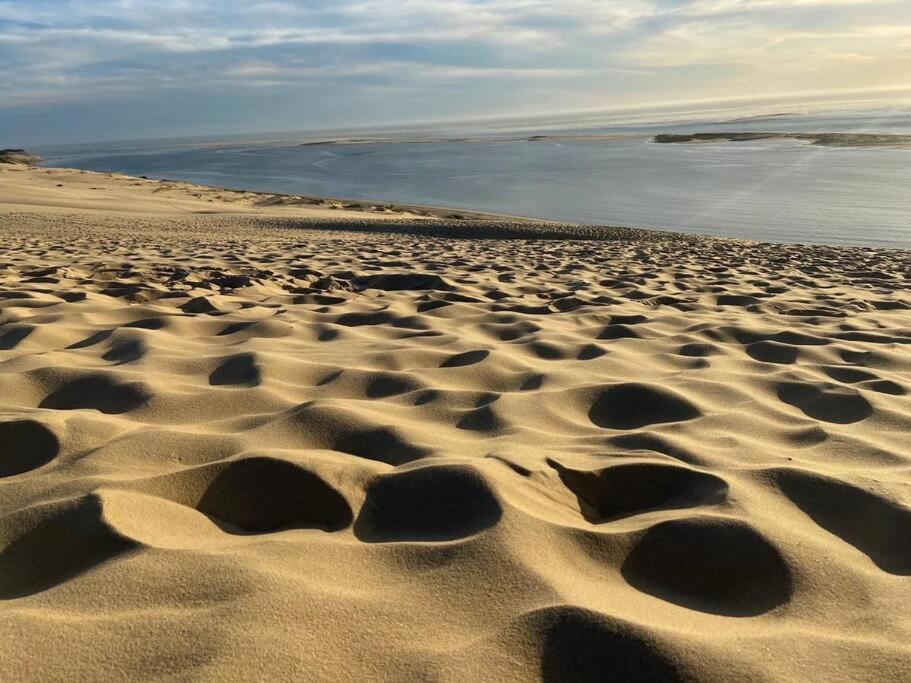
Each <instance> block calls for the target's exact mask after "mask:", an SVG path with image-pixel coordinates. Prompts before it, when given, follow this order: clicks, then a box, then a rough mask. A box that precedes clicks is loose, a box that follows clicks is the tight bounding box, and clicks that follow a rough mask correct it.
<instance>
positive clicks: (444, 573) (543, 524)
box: [0, 208, 911, 681]
mask: <svg viewBox="0 0 911 683" xmlns="http://www.w3.org/2000/svg"><path fill="white" fill-rule="evenodd" d="M307 220H308V221H309V222H301V221H300V220H297V221H294V220H291V219H287V218H269V217H262V216H257V215H221V214H219V215H208V214H205V215H203V214H197V215H192V214H186V215H174V216H172V215H150V214H136V215H126V214H111V213H101V212H96V213H88V212H87V211H85V210H83V211H82V212H80V213H69V214H68V213H65V212H63V211H62V209H59V208H58V209H54V210H53V211H50V210H47V211H44V210H43V211H33V212H30V213H28V212H18V213H15V212H11V211H9V212H7V213H6V214H5V215H3V216H2V217H0V230H2V240H3V246H4V254H3V259H2V268H0V349H2V350H0V401H2V405H0V631H2V633H3V634H4V646H3V648H2V650H0V671H2V674H3V676H2V677H3V678H4V679H5V680H25V679H38V678H40V679H45V680H110V679H120V680H136V679H144V678H164V679H174V680H185V679H187V678H201V679H225V680H251V679H254V680H347V679H350V680H365V679H391V680H465V681H477V680H490V681H502V680H529V679H532V680H533V679H536V678H540V679H544V680H550V681H567V680H809V679H813V680H827V681H835V680H902V679H903V680H907V679H908V678H909V677H911V645H909V643H911V620H909V617H908V608H909V606H911V602H909V596H911V584H909V581H911V578H909V577H911V545H909V538H911V508H909V506H908V503H909V499H911V487H909V484H911V476H909V472H911V470H909V466H911V439H909V430H911V397H909V396H908V393H907V392H908V390H909V388H911V353H909V350H911V346H909V344H911V311H909V308H911V294H909V284H911V254H909V253H908V252H899V251H891V252H890V251H885V250H872V249H869V250H861V249H856V250H852V249H836V248H826V247H800V246H780V245H769V244H751V243H741V242H734V241H724V240H709V239H701V238H683V237H678V236H673V235H668V234H662V233H648V232H641V231H640V232H636V231H612V230H610V229H603V230H600V231H596V232H592V231H591V230H589V229H584V228H574V227H572V226H566V227H562V228H561V227H559V226H551V227H549V228H548V227H546V226H544V227H540V230H541V231H542V232H541V234H540V235H538V236H547V231H548V230H554V231H556V234H559V235H562V236H563V237H567V236H572V235H573V234H576V233H577V234H578V236H582V237H595V238H597V239H560V240H555V239H518V238H514V239H506V238H504V236H505V237H508V236H509V235H510V234H513V235H520V236H523V237H529V236H534V235H532V234H530V233H529V232H528V230H529V228H528V226H527V225H525V226H523V225H521V224H516V225H513V224H510V223H506V222H502V223H487V222H480V221H462V222H458V223H446V222H439V221H438V222H434V223H432V224H431V223H428V222H426V221H425V222H423V223H418V222H416V221H414V220H410V221H407V222H395V221H393V222H383V223H379V222H373V223H371V224H370V225H366V224H365V223H363V222H356V221H353V220H347V219H346V220H333V221H329V222H318V221H316V220H315V219H307ZM431 225H432V226H434V227H435V228H437V229H439V230H440V232H441V234H458V235H462V236H463V237H462V238H452V237H434V236H432V234H427V233H428V231H429V230H430V226H431ZM418 230H419V231H422V232H424V233H425V234H409V233H410V232H414V231H418ZM450 230H453V231H455V232H454V233H450V232H448V231H450ZM470 230H473V231H475V232H474V234H475V235H476V238H475V239H466V238H464V235H465V234H466V231H470ZM561 230H562V231H563V232H560V231H561ZM574 231H575V232H574ZM492 237H497V238H498V239H494V238H492Z"/></svg>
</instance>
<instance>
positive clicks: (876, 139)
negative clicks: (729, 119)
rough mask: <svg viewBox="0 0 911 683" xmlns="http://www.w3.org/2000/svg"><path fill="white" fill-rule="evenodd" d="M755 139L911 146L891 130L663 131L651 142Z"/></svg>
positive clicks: (829, 144)
mask: <svg viewBox="0 0 911 683" xmlns="http://www.w3.org/2000/svg"><path fill="white" fill-rule="evenodd" d="M754 140H800V141H803V142H809V143H810V144H813V145H820V146H823V147H888V146H906V145H911V135H893V134H891V133H681V134H673V133H663V134H661V135H656V136H654V137H653V138H652V141H653V142H660V143H681V142H751V141H754Z"/></svg>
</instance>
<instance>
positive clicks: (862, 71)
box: [0, 0, 911, 145]
mask: <svg viewBox="0 0 911 683" xmlns="http://www.w3.org/2000/svg"><path fill="white" fill-rule="evenodd" d="M0 64H2V65H3V67H4V68H3V76H2V77H0V144H19V145H38V144H56V143H65V142H82V141H94V140H112V139H127V138H143V137H146V138H148V137H179V136H194V135H227V134H235V133H247V132H249V133H255V132H267V131H276V130H301V129H319V128H327V127H344V126H352V127H354V126H363V125H367V124H377V125H379V124H394V123H397V122H408V121H422V120H440V119H448V120H454V119H459V118H486V117H497V116H510V115H535V114H540V113H546V112H553V111H569V110H594V109H601V108H605V109H607V108H616V107H633V106H637V107H647V106H650V105H658V104H662V105H664V104H667V103H669V102H674V101H680V102H690V101H698V100H712V99H720V98H745V97H761V96H768V97H772V96H776V97H781V98H782V99H785V100H787V99H789V98H791V99H793V98H794V97H798V96H801V95H803V94H807V93H823V92H826V91H835V92H838V93H848V92H850V91H859V92H889V91H890V90H894V91H898V90H899V89H902V88H908V87H911V77H909V76H908V74H909V73H911V3H907V2H906V1H902V2H897V1H895V0H621V1H619V2H612V3H610V4H609V5H608V4H606V3H602V2H596V1H594V0H571V1H569V2H544V1H542V0H489V1H478V0H451V1H450V2H445V3H433V2H428V1H427V0H404V1H401V2H393V1H392V0H376V1H374V2H363V1H358V0H343V1H342V2H337V3H334V4H333V6H332V7H329V8H327V7H323V6H321V3H316V2H310V1H307V2H287V1H284V0H272V1H268V2H251V3H238V2H214V1H213V0H200V1H197V2H189V1H187V0H163V1H162V2H156V3H151V2H145V1H141V0H117V1H108V2H88V1H87V0H29V1H28V2H24V1H22V0H0Z"/></svg>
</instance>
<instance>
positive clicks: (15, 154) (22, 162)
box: [0, 149, 41, 166]
mask: <svg viewBox="0 0 911 683" xmlns="http://www.w3.org/2000/svg"><path fill="white" fill-rule="evenodd" d="M39 161H41V157H39V156H38V155H37V154H32V153H31V152H27V151H26V150H24V149H0V164H15V165H17V166H30V165H32V164H36V163H38V162H39Z"/></svg>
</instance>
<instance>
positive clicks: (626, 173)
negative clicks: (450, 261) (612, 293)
mask: <svg viewBox="0 0 911 683" xmlns="http://www.w3.org/2000/svg"><path fill="white" fill-rule="evenodd" d="M720 130H723V131H738V130H739V131H772V130H778V131H787V132H798V131H812V132H824V131H828V132H832V131H835V132H857V131H864V132H891V133H901V134H911V112H909V111H908V110H905V111H901V110H887V111H878V112H865V113H852V112H845V113H838V114H831V113H827V114H816V115H794V116H775V117H771V118H765V119H762V118H754V119H749V120H734V121H725V122H711V121H701V122H695V121H689V122H665V123H660V124H648V123H637V124H635V125H630V124H611V125H594V124H592V123H591V122H576V123H575V124H574V125H573V124H571V123H568V124H561V122H558V121H549V122H547V123H546V124H545V125H540V124H539V126H538V127H526V128H524V129H523V130H522V133H521V135H532V134H547V133H559V134H562V135H567V134H572V135H575V134H629V135H635V136H636V137H632V138H628V139H622V140H608V141H595V142H593V141H576V142H574V141H567V140H561V141H548V142H528V141H521V140H519V141H517V140H504V139H503V138H504V137H506V138H508V137H514V135H510V134H507V133H504V131H503V130H492V129H490V128H488V129H486V130H485V129H477V130H473V131H470V130H467V129H463V130H456V129H453V130H442V129H437V130H432V131H431V130H429V129H428V130H425V131H422V132H421V136H422V137H424V136H428V135H429V136H431V137H432V136H438V137H447V136H450V135H469V134H470V135H473V136H479V137H480V138H482V139H483V140H484V142H480V143H478V142H424V143H421V144H414V143H408V142H405V141H404V140H406V139H408V138H409V136H410V135H411V136H413V135H415V133H414V132H413V131H412V132H411V133H405V132H403V131H393V132H388V131H387V132H385V133H383V135H382V137H383V141H381V142H377V143H371V144H357V145H316V146H312V145H311V146H301V145H300V142H301V140H303V139H305V137H303V136H297V137H296V138H295V137H293V136H285V139H284V140H283V141H279V142H275V141H273V142H264V141H261V140H258V141H252V142H250V141H237V140H235V141H227V142H221V143H219V144H213V143H212V142H211V141H205V142H202V141H169V142H164V141H161V142H157V143H142V144H139V143H137V144H132V145H131V144H127V143H121V144H117V145H90V146H81V147H68V148H57V149H45V150H39V151H41V152H42V153H43V154H44V155H45V157H46V162H45V163H47V164H49V165H57V166H71V167H76V168H85V169H89V170H96V171H106V172H120V173H127V174H130V175H146V176H149V177H153V178H171V179H181V180H188V181H193V182H198V183H203V184H209V185H217V186H224V187H231V188H243V189H252V190H259V191H265V192H279V193H292V194H294V193H298V194H310V195H326V196H333V197H344V198H351V199H363V200H373V201H390V202H403V203H410V204H425V205H431V206H442V207H451V208H457V209H475V210H482V211H492V212H497V213H507V214H514V215H521V216H531V217H537V218H548V219H557V220H566V221H578V222H585V223H598V224H606V225H631V226H644V227H654V228H666V229H673V230H681V231H686V232H696V233H706V234H712V235H724V236H730V237H739V238H745V239H757V240H766V241H779V242H803V243H827V244H850V245H867V246H899V247H911V148H909V147H905V148H872V147H850V148H839V147H819V146H811V145H808V144H806V143H799V142H794V141H767V142H761V143H757V142H748V143H723V142H721V143H703V144H695V145H694V144H656V143H653V142H650V141H649V137H650V136H651V135H652V134H655V133H660V132H698V131H720ZM360 135H361V136H363V135H364V133H360ZM315 137H317V138H325V137H327V136H326V135H317V136H315ZM328 137H331V136H328Z"/></svg>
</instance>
